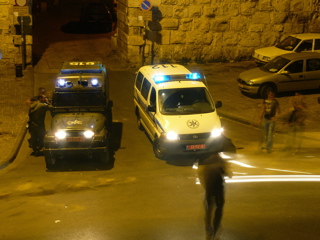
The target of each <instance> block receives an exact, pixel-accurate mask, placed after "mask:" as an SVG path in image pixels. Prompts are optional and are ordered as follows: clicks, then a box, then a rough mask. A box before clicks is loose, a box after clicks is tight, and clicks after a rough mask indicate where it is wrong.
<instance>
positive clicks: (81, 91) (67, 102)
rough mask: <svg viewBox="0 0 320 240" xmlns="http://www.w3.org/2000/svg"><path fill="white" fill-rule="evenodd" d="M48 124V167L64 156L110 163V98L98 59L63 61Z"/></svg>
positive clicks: (45, 141)
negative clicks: (77, 155)
mask: <svg viewBox="0 0 320 240" xmlns="http://www.w3.org/2000/svg"><path fill="white" fill-rule="evenodd" d="M51 115H52V120H51V127H50V129H49V131H48V132H47V135H46V136H45V139H44V156H45V161H46V166H47V169H48V170H50V169H52V168H54V167H55V165H56V163H57V160H60V159H64V160H65V161H67V156H69V155H74V154H81V155H82V156H85V157H89V158H92V159H97V160H99V161H100V162H101V163H102V164H103V166H106V165H107V164H108V162H109V158H110V157H109V138H110V133H111V127H112V126H111V125H112V101H111V100H110V99H109V84H108V74H107V70H106V68H105V66H104V65H103V64H102V62H100V61H93V62H65V63H64V64H63V66H62V69H61V71H60V74H59V75H58V76H57V79H56V86H55V89H54V93H53V98H52V110H51Z"/></svg>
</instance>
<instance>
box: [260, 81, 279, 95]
mask: <svg viewBox="0 0 320 240" xmlns="http://www.w3.org/2000/svg"><path fill="white" fill-rule="evenodd" d="M270 91H272V92H274V93H276V89H275V88H274V87H272V86H271V85H269V84H266V85H263V86H262V87H261V88H260V89H259V96H260V97H262V98H267V97H268V92H270Z"/></svg>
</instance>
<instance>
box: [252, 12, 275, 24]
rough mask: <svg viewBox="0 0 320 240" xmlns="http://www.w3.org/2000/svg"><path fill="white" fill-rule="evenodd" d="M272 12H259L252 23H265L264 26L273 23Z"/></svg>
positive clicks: (253, 17)
mask: <svg viewBox="0 0 320 240" xmlns="http://www.w3.org/2000/svg"><path fill="white" fill-rule="evenodd" d="M270 14H271V13H270V12H261V11H258V12H256V13H255V14H254V15H253V16H252V20H251V22H252V23H263V24H270V23H271V17H270Z"/></svg>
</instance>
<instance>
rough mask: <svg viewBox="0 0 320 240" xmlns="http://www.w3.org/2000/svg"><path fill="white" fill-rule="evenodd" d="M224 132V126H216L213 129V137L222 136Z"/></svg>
mask: <svg viewBox="0 0 320 240" xmlns="http://www.w3.org/2000/svg"><path fill="white" fill-rule="evenodd" d="M222 132H223V128H215V129H213V130H212V131H211V137H213V138H216V137H220V136H221V134H222Z"/></svg>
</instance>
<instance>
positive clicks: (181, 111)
mask: <svg viewBox="0 0 320 240" xmlns="http://www.w3.org/2000/svg"><path fill="white" fill-rule="evenodd" d="M221 106H222V103H221V102H220V101H217V102H216V103H214V101H213V100H212V97H211V95H210V93H209V90H208V88H207V86H206V83H205V81H204V78H203V77H202V76H201V74H199V73H193V72H191V71H190V70H188V69H187V68H185V67H184V66H182V65H179V64H160V65H149V66H143V67H141V68H140V69H139V71H138V72H137V74H136V78H135V83H134V107H135V114H136V117H137V123H138V127H139V129H141V130H144V131H145V132H146V133H147V134H148V136H149V137H150V139H151V140H152V142H153V151H154V154H155V156H156V157H157V158H160V159H166V158H168V157H169V156H171V155H176V154H178V155H180V154H203V153H210V152H221V151H223V147H224V146H223V145H224V136H223V134H222V132H223V128H222V127H221V122H220V118H219V116H218V114H217V111H216V108H218V107H221Z"/></svg>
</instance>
